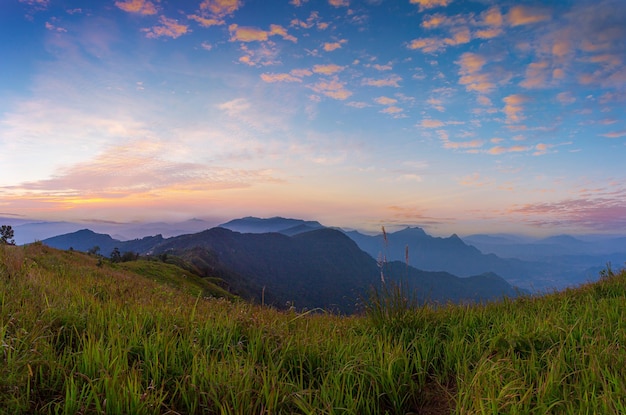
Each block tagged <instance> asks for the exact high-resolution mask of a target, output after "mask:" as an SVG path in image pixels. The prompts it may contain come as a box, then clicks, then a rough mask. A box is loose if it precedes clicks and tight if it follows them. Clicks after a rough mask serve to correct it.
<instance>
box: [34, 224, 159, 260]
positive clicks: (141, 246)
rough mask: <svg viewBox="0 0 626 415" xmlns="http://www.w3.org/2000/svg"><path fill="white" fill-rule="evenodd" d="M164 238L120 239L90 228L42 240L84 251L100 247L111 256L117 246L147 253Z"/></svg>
mask: <svg viewBox="0 0 626 415" xmlns="http://www.w3.org/2000/svg"><path fill="white" fill-rule="evenodd" d="M163 240H164V239H163V237H162V236H161V235H156V236H147V237H145V238H141V239H133V240H130V241H120V240H117V239H113V238H112V237H111V236H109V235H106V234H101V233H96V232H94V231H92V230H89V229H81V230H79V231H76V232H72V233H68V234H64V235H59V236H54V237H52V238H47V239H44V240H43V241H42V242H43V243H44V244H46V245H48V246H51V247H53V248H57V249H74V250H77V251H82V252H88V251H89V250H91V249H93V248H95V247H98V248H100V249H99V253H100V254H101V255H103V256H109V255H110V254H111V252H112V251H113V249H115V248H118V249H119V250H120V252H137V253H147V252H149V251H150V250H151V249H152V248H153V247H154V246H155V245H158V244H159V243H161V242H163Z"/></svg>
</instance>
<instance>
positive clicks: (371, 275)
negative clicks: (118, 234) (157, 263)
mask: <svg viewBox="0 0 626 415" xmlns="http://www.w3.org/2000/svg"><path fill="white" fill-rule="evenodd" d="M231 225H232V224H231ZM286 225H287V227H286V228H284V230H285V231H287V232H288V233H289V232H292V231H293V228H294V226H295V227H299V226H300V224H296V225H294V226H290V225H292V224H289V223H287V224H286ZM310 226H314V225H310ZM42 242H43V243H44V244H46V245H49V246H52V247H55V248H60V249H70V248H72V249H76V250H81V251H89V250H93V248H94V247H95V246H98V247H99V248H100V252H101V253H102V254H104V255H107V253H108V252H110V250H113V249H115V248H117V249H118V250H120V251H121V252H137V253H140V254H143V255H153V256H159V255H167V256H175V257H179V258H182V259H184V260H185V261H187V262H188V263H190V264H192V265H193V266H194V268H195V269H198V270H201V272H203V273H204V275H205V276H206V277H219V278H221V279H222V280H223V281H224V283H225V286H226V287H227V288H228V289H229V290H230V291H231V292H232V293H234V294H237V295H239V296H240V297H242V298H245V299H247V300H251V301H255V302H257V303H266V304H272V305H274V306H277V307H286V306H295V307H297V308H300V309H302V308H307V309H312V308H322V309H326V310H336V311H339V312H342V313H352V312H354V311H356V310H358V309H359V304H360V301H361V300H362V299H363V298H365V297H366V296H367V294H368V291H369V290H370V289H371V288H372V287H378V286H381V284H382V281H381V272H382V273H383V275H382V278H384V280H385V283H391V282H396V283H401V284H405V287H408V288H409V289H410V290H411V291H412V292H413V293H415V297H416V299H418V300H419V301H430V302H435V303H446V302H449V301H452V302H475V301H483V300H493V299H498V298H502V297H503V296H516V295H518V294H519V293H520V290H519V289H516V288H515V287H513V286H512V285H511V284H509V283H508V282H507V281H505V280H504V279H503V278H501V277H499V276H497V275H496V274H494V273H488V272H485V273H481V274H477V275H473V276H471V277H470V278H461V277H458V276H455V275H453V274H451V273H448V272H444V271H436V272H435V271H424V270H419V269H416V268H414V267H411V266H409V265H407V264H405V263H402V262H399V261H387V262H384V263H383V264H381V263H379V262H377V261H376V260H375V259H374V258H373V257H372V256H371V255H369V254H368V253H366V252H365V251H363V250H362V249H360V248H359V246H358V245H357V244H356V243H355V242H354V241H353V240H352V239H350V238H349V237H348V236H347V235H346V234H345V233H343V232H341V231H339V230H336V229H330V228H324V227H319V228H318V229H314V230H308V231H306V232H300V233H295V234H294V235H285V234H282V233H278V232H266V233H240V232H235V231H232V230H229V229H226V228H222V227H216V228H211V229H207V230H205V231H202V232H198V233H192V234H185V235H180V236H175V237H171V238H163V237H162V236H161V235H157V236H151V237H145V238H141V239H135V240H129V241H119V240H115V239H113V238H111V237H110V236H109V235H105V234H97V233H95V232H93V231H91V230H88V229H84V230H80V231H77V232H73V233H70V234H65V235H59V236H56V237H53V238H48V239H45V240H43V241H42Z"/></svg>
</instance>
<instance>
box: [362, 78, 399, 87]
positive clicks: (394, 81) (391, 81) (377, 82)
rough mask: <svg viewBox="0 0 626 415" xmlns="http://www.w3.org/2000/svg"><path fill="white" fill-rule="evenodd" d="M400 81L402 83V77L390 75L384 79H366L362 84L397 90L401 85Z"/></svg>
mask: <svg viewBox="0 0 626 415" xmlns="http://www.w3.org/2000/svg"><path fill="white" fill-rule="evenodd" d="M400 81H402V78H401V77H400V76H398V75H390V76H388V77H386V78H383V79H372V78H365V79H363V81H362V83H363V85H369V86H377V87H383V86H392V87H395V88H399V87H400V84H399V83H398V82H400Z"/></svg>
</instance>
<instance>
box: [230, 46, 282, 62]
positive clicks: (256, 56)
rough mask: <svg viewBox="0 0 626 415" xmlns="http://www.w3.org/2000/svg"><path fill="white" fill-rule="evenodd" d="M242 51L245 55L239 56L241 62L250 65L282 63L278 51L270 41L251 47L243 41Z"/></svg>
mask: <svg viewBox="0 0 626 415" xmlns="http://www.w3.org/2000/svg"><path fill="white" fill-rule="evenodd" d="M241 51H242V52H243V53H244V55H243V56H241V57H240V58H239V62H241V63H244V64H246V65H249V66H268V65H277V64H278V63H280V62H279V61H278V51H277V50H276V48H274V47H273V45H270V44H269V43H261V44H260V46H259V47H257V48H250V47H248V46H247V45H246V44H245V43H242V44H241Z"/></svg>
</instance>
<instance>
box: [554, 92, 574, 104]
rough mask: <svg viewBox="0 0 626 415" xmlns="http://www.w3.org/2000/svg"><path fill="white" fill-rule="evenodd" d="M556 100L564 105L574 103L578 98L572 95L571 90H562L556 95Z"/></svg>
mask: <svg viewBox="0 0 626 415" xmlns="http://www.w3.org/2000/svg"><path fill="white" fill-rule="evenodd" d="M556 100H557V101H559V102H560V103H561V104H563V105H567V104H573V103H574V102H576V98H574V97H573V96H572V93H571V92H567V91H566V92H560V93H558V94H557V95H556Z"/></svg>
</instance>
